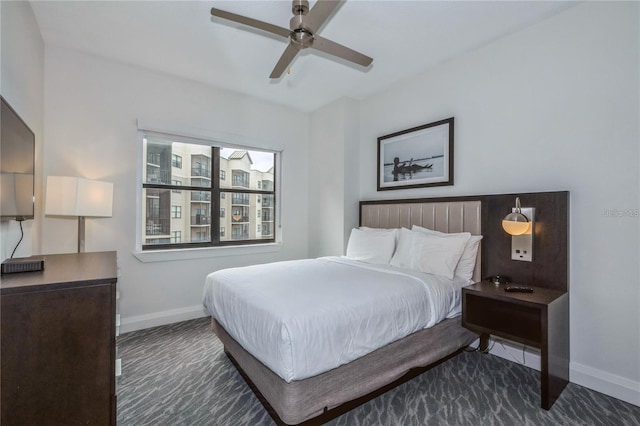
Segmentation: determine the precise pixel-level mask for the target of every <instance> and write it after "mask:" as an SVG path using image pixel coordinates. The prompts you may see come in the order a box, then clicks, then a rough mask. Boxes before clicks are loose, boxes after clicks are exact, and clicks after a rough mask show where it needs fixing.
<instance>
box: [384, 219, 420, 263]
mask: <svg viewBox="0 0 640 426" xmlns="http://www.w3.org/2000/svg"><path fill="white" fill-rule="evenodd" d="M413 234H414V233H413V232H411V231H410V230H409V229H407V228H401V229H400V231H399V232H398V241H397V242H396V251H395V253H393V257H392V258H391V261H390V262H389V264H390V265H391V266H396V267H398V268H407V269H412V267H413V252H414V250H413Z"/></svg>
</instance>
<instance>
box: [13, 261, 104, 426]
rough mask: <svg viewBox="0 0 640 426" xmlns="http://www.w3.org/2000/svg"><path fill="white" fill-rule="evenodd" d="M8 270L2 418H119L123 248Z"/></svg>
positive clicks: (100, 421)
mask: <svg viewBox="0 0 640 426" xmlns="http://www.w3.org/2000/svg"><path fill="white" fill-rule="evenodd" d="M44 257H45V269H44V270H43V271H38V272H24V273H17V274H8V275H3V276H2V282H1V283H0V305H1V306H0V316H1V322H0V329H1V330H0V339H1V342H0V346H1V347H0V350H1V352H0V353H1V360H0V364H1V366H0V381H1V389H0V391H1V394H0V411H1V417H0V423H1V424H2V425H3V426H11V425H45V424H46V425H72V424H78V425H79V424H83V425H115V424H116V395H115V380H116V379H115V315H116V300H115V299H116V281H117V261H116V252H114V251H111V252H99V253H74V254H56V255H47V256H44Z"/></svg>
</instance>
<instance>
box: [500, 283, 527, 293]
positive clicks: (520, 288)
mask: <svg viewBox="0 0 640 426" xmlns="http://www.w3.org/2000/svg"><path fill="white" fill-rule="evenodd" d="M504 291H508V292H510V293H533V289H532V288H531V287H525V286H520V285H508V286H506V287H505V288H504Z"/></svg>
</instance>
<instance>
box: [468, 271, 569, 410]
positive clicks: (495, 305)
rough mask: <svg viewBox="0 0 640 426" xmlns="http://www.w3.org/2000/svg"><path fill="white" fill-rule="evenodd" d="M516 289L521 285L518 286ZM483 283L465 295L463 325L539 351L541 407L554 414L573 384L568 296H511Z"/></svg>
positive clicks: (545, 292) (537, 290) (538, 292)
mask: <svg viewBox="0 0 640 426" xmlns="http://www.w3.org/2000/svg"><path fill="white" fill-rule="evenodd" d="M514 285H517V284H514ZM504 287H505V285H504V284H502V285H496V284H494V283H491V282H488V281H483V282H479V283H476V284H473V285H470V286H468V287H464V288H463V289H462V325H463V326H464V327H466V328H468V329H469V330H472V331H475V332H477V333H481V334H482V335H483V338H482V340H484V341H486V336H487V335H489V334H493V335H495V336H499V337H503V338H505V339H509V340H513V341H515V342H519V343H523V344H525V345H527V346H533V347H536V348H539V349H540V352H541V365H540V367H541V368H540V370H541V371H540V379H541V380H540V382H541V383H540V384H541V390H540V394H541V406H542V408H544V409H545V410H548V409H550V408H551V406H552V405H553V403H554V402H555V400H556V399H557V398H558V396H559V395H560V393H562V390H563V389H564V388H565V386H566V385H567V383H568V382H569V295H568V294H567V293H566V292H564V291H558V290H551V289H547V288H542V287H533V293H508V292H506V291H504Z"/></svg>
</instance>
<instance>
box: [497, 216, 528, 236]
mask: <svg viewBox="0 0 640 426" xmlns="http://www.w3.org/2000/svg"><path fill="white" fill-rule="evenodd" d="M530 227H531V223H530V222H516V221H513V220H507V219H504V220H503V221H502V229H504V230H505V232H506V233H507V234H510V235H523V234H526V233H527V232H528V231H529V229H530Z"/></svg>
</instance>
